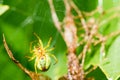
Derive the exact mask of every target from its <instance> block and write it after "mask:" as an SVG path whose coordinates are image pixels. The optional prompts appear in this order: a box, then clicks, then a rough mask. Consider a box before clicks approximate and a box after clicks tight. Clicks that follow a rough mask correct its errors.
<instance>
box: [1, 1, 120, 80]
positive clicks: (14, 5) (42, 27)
mask: <svg viewBox="0 0 120 80" xmlns="http://www.w3.org/2000/svg"><path fill="white" fill-rule="evenodd" d="M101 1H102V0H101ZM74 2H75V3H76V5H78V7H79V8H80V9H81V10H82V11H86V12H90V11H92V10H94V9H95V8H96V7H97V5H98V4H99V1H98V0H74ZM0 3H1V4H5V5H8V6H9V7H10V9H9V10H8V11H7V12H5V13H4V14H3V15H1V16H0V80H8V79H9V80H30V78H29V77H28V76H27V75H26V74H25V73H24V72H23V71H22V70H21V69H20V68H18V67H17V66H16V64H14V63H13V62H12V61H11V59H10V58H9V57H8V55H7V53H6V51H5V49H4V47H3V41H2V34H3V33H4V35H5V37H6V41H7V43H8V45H9V48H10V49H11V51H12V52H13V55H14V57H15V58H16V59H17V60H19V61H20V63H21V64H23V66H25V67H26V68H27V69H29V70H31V71H34V67H33V66H34V64H33V63H34V61H31V62H29V61H28V59H27V58H25V56H29V55H31V54H30V52H29V45H30V42H31V41H34V40H36V37H35V36H34V35H33V33H34V32H35V33H37V34H38V35H39V36H40V38H41V40H42V41H43V43H44V45H46V44H47V41H48V40H49V38H50V37H52V42H51V46H50V47H55V50H54V51H53V52H52V53H53V54H54V55H55V56H56V57H57V58H58V63H57V64H56V65H53V64H52V66H51V67H50V69H49V70H48V71H47V72H45V73H43V74H45V75H48V76H50V77H51V78H52V80H57V79H58V78H59V77H61V76H63V75H64V74H66V73H67V64H66V63H67V58H66V45H65V42H64V40H63V38H62V37H61V35H60V34H59V32H58V31H57V30H56V28H55V26H54V24H53V21H52V18H51V13H50V8H49V5H48V2H47V0H0ZM119 4H120V0H103V7H104V10H107V9H110V8H112V7H115V6H118V5H119ZM54 5H55V9H56V12H57V15H58V17H59V19H60V21H62V20H63V18H64V16H65V14H64V12H65V7H64V4H63V1H62V0H54ZM108 16H110V15H107V17H108ZM105 17H106V16H105ZM119 20H120V19H115V20H114V21H111V22H110V24H109V25H111V24H112V25H111V27H109V28H107V30H105V29H106V27H107V26H108V25H104V27H103V28H101V29H100V32H101V33H103V34H107V33H110V32H112V31H115V30H118V29H120V25H119V24H116V23H118V22H119ZM113 26H116V27H115V28H114V27H113ZM52 62H54V60H53V61H52ZM88 63H89V62H88ZM87 65H89V64H87ZM87 65H86V66H87ZM96 80H97V79H96ZM103 80H105V79H103Z"/></svg>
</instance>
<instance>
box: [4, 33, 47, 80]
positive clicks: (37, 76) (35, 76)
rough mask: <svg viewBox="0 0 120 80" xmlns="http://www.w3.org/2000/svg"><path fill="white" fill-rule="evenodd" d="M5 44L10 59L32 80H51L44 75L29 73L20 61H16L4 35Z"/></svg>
mask: <svg viewBox="0 0 120 80" xmlns="http://www.w3.org/2000/svg"><path fill="white" fill-rule="evenodd" d="M3 43H4V47H5V49H6V51H7V53H8V55H9V57H10V59H11V60H12V61H13V62H14V63H15V64H16V65H17V66H18V67H19V68H20V69H21V70H22V71H23V72H25V73H26V74H27V75H28V76H29V77H30V78H31V79H32V80H46V79H47V80H49V78H48V77H46V76H43V75H42V74H37V73H35V72H32V71H29V70H28V69H26V68H25V67H24V66H23V65H22V64H21V63H20V62H19V61H18V60H16V59H15V58H14V56H13V54H12V52H11V50H10V49H9V47H8V45H7V43H6V40H5V36H4V34H3Z"/></svg>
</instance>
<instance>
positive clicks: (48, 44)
mask: <svg viewBox="0 0 120 80" xmlns="http://www.w3.org/2000/svg"><path fill="white" fill-rule="evenodd" d="M51 40H52V38H50V39H49V41H48V43H47V45H46V46H45V48H44V49H47V48H48V47H49V46H50V43H51Z"/></svg>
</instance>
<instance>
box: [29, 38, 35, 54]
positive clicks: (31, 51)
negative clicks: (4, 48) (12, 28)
mask: <svg viewBox="0 0 120 80" xmlns="http://www.w3.org/2000/svg"><path fill="white" fill-rule="evenodd" d="M34 42H36V40H35V41H32V42H30V53H33V50H32V44H33V43H34Z"/></svg>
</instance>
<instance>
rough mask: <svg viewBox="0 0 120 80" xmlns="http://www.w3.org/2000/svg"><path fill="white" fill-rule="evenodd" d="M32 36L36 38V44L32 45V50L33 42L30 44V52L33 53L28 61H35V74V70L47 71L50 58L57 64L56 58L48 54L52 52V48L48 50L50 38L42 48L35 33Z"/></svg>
mask: <svg viewBox="0 0 120 80" xmlns="http://www.w3.org/2000/svg"><path fill="white" fill-rule="evenodd" d="M34 35H35V36H36V37H37V39H38V43H37V44H36V45H34V46H33V49H32V43H33V42H31V44H30V52H31V53H33V55H32V57H29V58H30V59H29V61H31V60H33V59H35V63H34V68H35V72H36V73H37V69H39V70H41V71H47V70H48V69H49V67H50V65H51V57H53V58H54V59H55V61H56V63H57V58H56V57H55V56H54V55H53V54H51V53H50V51H52V50H53V48H50V49H48V48H49V46H50V42H51V38H50V39H49V41H48V44H47V45H46V46H45V47H44V46H43V43H42V41H41V39H40V38H39V36H38V35H37V34H35V33H34Z"/></svg>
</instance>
